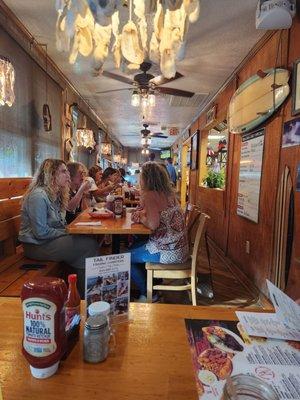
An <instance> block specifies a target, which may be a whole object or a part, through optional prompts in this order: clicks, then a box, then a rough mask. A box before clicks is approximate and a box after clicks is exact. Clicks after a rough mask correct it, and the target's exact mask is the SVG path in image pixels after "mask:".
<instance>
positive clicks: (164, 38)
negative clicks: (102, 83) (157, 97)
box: [56, 0, 200, 79]
mask: <svg viewBox="0 0 300 400" xmlns="http://www.w3.org/2000/svg"><path fill="white" fill-rule="evenodd" d="M124 5H125V6H128V8H129V12H128V21H127V22H125V23H124V24H121V23H120V18H119V14H120V10H121V7H123V6H124ZM56 10H57V13H58V17H57V22H56V46H57V49H58V50H59V51H65V52H69V62H70V63H71V64H74V63H75V62H76V60H77V57H78V55H79V54H80V55H82V56H84V57H91V58H92V59H93V69H94V74H95V75H97V74H99V73H101V71H102V68H103V64H104V62H105V60H106V58H107V56H108V54H109V53H110V52H111V53H112V54H113V58H114V63H115V67H116V68H120V67H122V68H123V69H125V68H126V67H127V69H129V70H135V69H139V66H140V64H141V63H142V62H143V61H144V60H146V59H150V60H151V61H152V62H153V63H155V64H157V65H160V69H161V73H162V74H163V76H164V77H166V78H167V79H171V78H173V77H174V76H175V74H176V61H180V60H183V58H184V56H185V46H186V40H187V33H188V28H189V24H190V23H193V22H196V21H197V19H198V17H199V12H200V2H199V0H56Z"/></svg>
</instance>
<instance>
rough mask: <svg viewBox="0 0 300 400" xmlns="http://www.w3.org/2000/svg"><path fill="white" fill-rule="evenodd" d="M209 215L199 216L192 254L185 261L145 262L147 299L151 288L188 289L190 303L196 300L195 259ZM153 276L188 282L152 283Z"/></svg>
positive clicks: (151, 290)
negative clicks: (168, 262)
mask: <svg viewBox="0 0 300 400" xmlns="http://www.w3.org/2000/svg"><path fill="white" fill-rule="evenodd" d="M209 218H210V217H209V216H208V215H206V214H204V213H201V214H200V216H199V222H198V228H197V232H196V237H195V243H194V246H193V251H192V254H191V255H190V257H189V259H188V260H187V261H186V262H185V263H180V264H158V263H150V262H149V263H146V270H147V301H148V302H149V303H151V302H152V294H153V290H172V291H176V290H180V291H182V290H190V291H191V294H192V304H193V306H196V305H197V302H196V283H197V259H198V253H199V246H200V241H201V237H202V235H203V233H204V232H205V225H206V222H207V221H208V219H209ZM153 278H167V279H189V283H185V284H183V285H178V286H177V285H176V286H174V285H164V284H163V285H153Z"/></svg>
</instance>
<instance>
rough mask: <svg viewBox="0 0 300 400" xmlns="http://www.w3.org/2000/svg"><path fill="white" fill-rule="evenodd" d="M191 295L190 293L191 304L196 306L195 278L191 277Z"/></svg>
mask: <svg viewBox="0 0 300 400" xmlns="http://www.w3.org/2000/svg"><path fill="white" fill-rule="evenodd" d="M191 293H192V304H193V306H196V305H197V298H196V279H195V277H193V276H192V277H191Z"/></svg>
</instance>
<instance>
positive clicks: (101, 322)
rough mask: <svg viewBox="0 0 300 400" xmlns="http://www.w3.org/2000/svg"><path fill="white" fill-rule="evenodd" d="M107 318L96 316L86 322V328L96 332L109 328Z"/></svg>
mask: <svg viewBox="0 0 300 400" xmlns="http://www.w3.org/2000/svg"><path fill="white" fill-rule="evenodd" d="M107 324H108V323H107V317H106V316H105V315H95V316H92V317H89V318H88V319H87V320H86V323H85V327H86V328H87V329H91V330H96V329H102V328H105V327H106V326H107Z"/></svg>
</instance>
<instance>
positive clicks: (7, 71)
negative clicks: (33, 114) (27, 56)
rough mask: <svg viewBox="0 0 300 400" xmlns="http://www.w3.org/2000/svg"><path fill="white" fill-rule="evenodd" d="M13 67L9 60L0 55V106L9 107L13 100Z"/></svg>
mask: <svg viewBox="0 0 300 400" xmlns="http://www.w3.org/2000/svg"><path fill="white" fill-rule="evenodd" d="M14 85H15V69H14V67H13V65H12V63H11V62H10V60H9V59H8V58H6V57H4V56H0V106H4V105H5V104H6V105H8V106H9V107H11V106H12V105H13V103H14V101H15V94H14Z"/></svg>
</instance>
